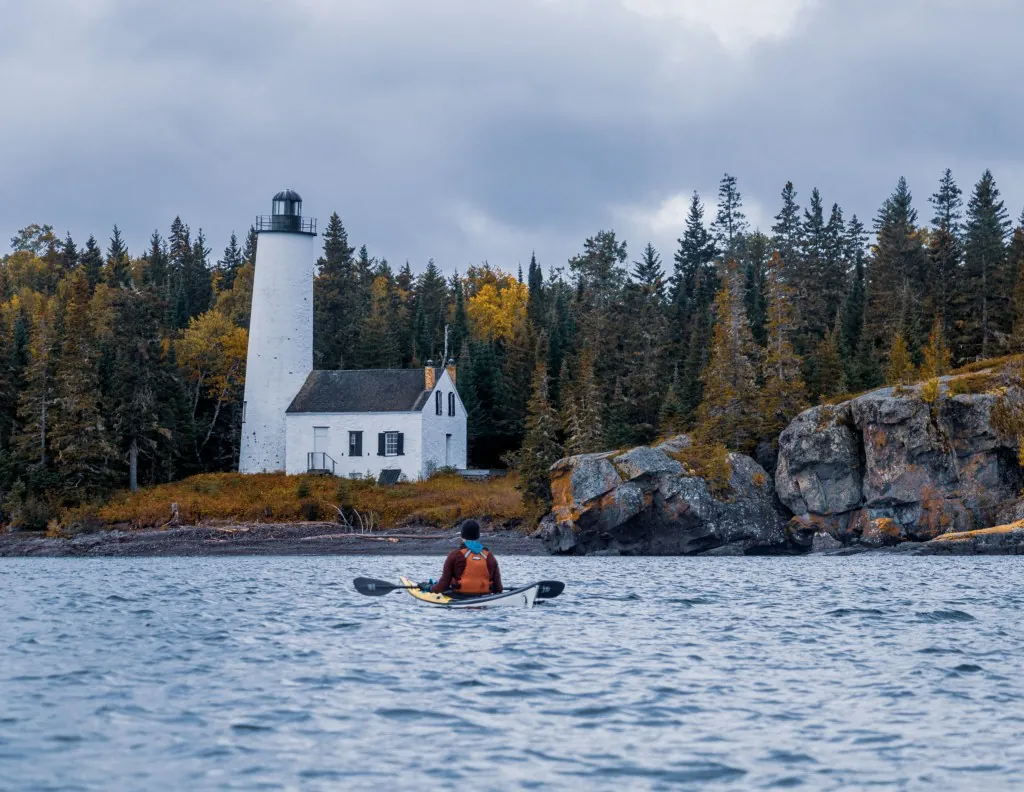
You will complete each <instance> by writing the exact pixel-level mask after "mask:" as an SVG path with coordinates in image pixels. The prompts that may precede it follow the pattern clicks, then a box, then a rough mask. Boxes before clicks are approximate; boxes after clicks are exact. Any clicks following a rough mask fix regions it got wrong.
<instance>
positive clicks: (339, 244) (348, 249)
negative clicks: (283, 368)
mask: <svg viewBox="0 0 1024 792" xmlns="http://www.w3.org/2000/svg"><path fill="white" fill-rule="evenodd" d="M323 239H324V247H323V255H322V256H321V257H320V258H319V259H318V260H317V276H316V279H315V280H314V282H313V315H314V327H315V328H316V330H315V332H314V336H313V360H314V361H315V365H316V367H317V368H320V369H339V368H345V367H350V368H352V367H354V366H355V363H356V361H355V360H353V359H352V356H353V353H354V349H355V346H356V343H355V339H356V337H357V334H358V331H359V327H358V325H355V326H354V322H355V321H356V317H355V315H354V312H353V311H352V310H351V303H352V292H353V290H354V288H355V275H354V272H353V259H352V254H353V253H354V252H355V248H353V247H352V246H351V245H349V243H348V232H347V231H346V230H345V226H344V225H343V224H342V222H341V218H340V217H339V216H338V213H337V212H333V213H332V214H331V217H330V219H329V220H328V221H327V228H325V229H324V232H323Z"/></svg>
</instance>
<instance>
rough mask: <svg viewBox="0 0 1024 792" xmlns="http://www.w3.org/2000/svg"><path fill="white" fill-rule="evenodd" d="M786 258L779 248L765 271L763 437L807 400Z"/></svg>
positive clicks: (775, 432)
mask: <svg viewBox="0 0 1024 792" xmlns="http://www.w3.org/2000/svg"><path fill="white" fill-rule="evenodd" d="M785 268H786V265H785V262H784V261H783V260H782V257H781V256H780V255H779V253H778V252H776V253H775V254H774V255H773V256H772V259H771V262H770V263H769V265H768V270H767V273H766V283H765V290H766V297H767V303H768V306H767V310H768V321H767V325H766V327H765V330H766V334H767V344H766V347H765V352H764V357H763V358H762V363H761V380H762V382H763V383H764V384H763V385H762V386H761V391H760V395H759V400H758V412H759V413H760V419H761V426H760V436H761V437H762V438H769V437H770V438H775V437H776V436H777V435H778V434H779V432H781V431H782V430H783V429H784V428H785V427H786V426H787V425H788V424H789V422H790V421H792V420H793V418H795V417H796V416H797V415H798V414H799V413H800V411H801V410H803V409H804V408H805V406H806V404H807V394H806V392H805V389H804V382H803V378H802V376H801V371H800V358H799V357H797V354H796V352H795V351H794V350H793V342H792V338H793V336H794V335H795V334H796V330H797V319H796V305H795V304H794V297H795V291H794V290H793V287H792V286H790V285H789V283H788V282H787V278H786V272H785Z"/></svg>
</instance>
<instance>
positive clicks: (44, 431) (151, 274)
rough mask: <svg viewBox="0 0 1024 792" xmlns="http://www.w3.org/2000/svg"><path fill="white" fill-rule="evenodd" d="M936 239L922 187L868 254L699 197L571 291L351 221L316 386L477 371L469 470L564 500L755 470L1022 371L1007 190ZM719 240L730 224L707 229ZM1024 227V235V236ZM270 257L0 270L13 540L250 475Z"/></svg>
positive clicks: (119, 258)
mask: <svg viewBox="0 0 1024 792" xmlns="http://www.w3.org/2000/svg"><path fill="white" fill-rule="evenodd" d="M930 206H931V214H932V219H931V222H930V223H924V222H923V221H922V220H921V219H920V218H919V215H918V210H917V209H916V208H915V205H914V202H913V200H912V196H911V193H910V190H909V188H908V186H907V184H906V182H905V181H904V180H902V179H901V180H900V181H899V183H898V185H897V187H896V190H895V191H894V192H893V194H892V195H891V196H890V197H889V199H888V200H887V201H886V202H885V204H884V205H883V206H882V208H881V209H880V210H879V212H878V214H877V215H876V217H875V219H874V224H873V228H872V232H871V234H870V235H869V233H868V231H867V229H866V228H865V226H864V225H863V224H862V223H861V222H860V221H859V220H858V219H857V218H856V217H855V216H854V217H851V218H850V219H849V220H847V219H846V218H845V217H844V215H843V211H842V209H841V208H840V207H839V205H838V204H833V205H832V207H831V209H826V206H825V203H824V200H823V199H822V197H821V195H820V194H819V192H818V191H817V190H814V191H812V192H811V194H810V196H809V200H808V202H807V206H806V207H805V208H801V206H800V205H799V203H798V197H797V193H796V190H795V189H794V187H793V185H792V184H787V185H785V187H784V189H783V191H782V196H781V208H780V210H779V212H778V214H777V215H776V217H775V223H774V224H773V226H772V228H771V229H770V231H771V233H770V234H769V233H766V232H763V231H761V230H751V229H750V227H749V225H748V223H747V221H746V219H745V217H744V214H743V202H742V198H741V195H740V191H739V188H738V185H737V181H736V179H735V178H733V177H731V176H728V175H727V176H726V177H725V178H723V180H722V182H721V185H720V188H719V193H718V200H717V207H716V209H715V212H714V217H713V219H712V222H711V223H710V225H706V224H705V220H706V218H705V207H704V205H703V203H702V202H701V200H700V197H699V196H698V195H697V194H694V196H693V199H692V202H691V205H690V211H689V215H688V217H687V220H686V223H685V227H684V228H682V229H680V232H681V238H680V239H679V246H678V248H677V249H676V250H675V251H673V253H672V259H671V261H670V262H663V260H662V257H661V255H660V254H659V252H658V251H656V250H655V249H654V248H653V246H651V245H650V244H648V245H647V246H646V247H645V248H643V249H642V250H641V251H640V253H639V255H637V256H635V258H634V257H631V256H629V255H628V253H627V248H626V243H625V242H624V241H623V240H620V239H618V238H617V236H616V235H615V233H614V232H613V231H610V230H609V231H599V232H598V233H596V234H595V235H594V236H593V237H591V238H589V239H587V240H586V241H585V242H584V243H583V247H582V250H581V251H580V253H579V254H578V255H576V256H574V257H573V258H572V259H570V260H569V262H567V264H566V265H565V266H562V265H558V266H551V267H548V268H547V274H545V273H544V270H545V268H544V267H542V265H541V263H540V262H538V261H537V259H536V257H533V258H531V260H530V263H529V266H528V268H527V270H526V272H522V271H519V272H517V273H505V272H502V271H501V270H500V269H497V268H494V267H491V266H490V265H488V264H487V263H483V264H481V265H480V266H473V267H470V268H469V269H468V270H467V271H466V272H464V273H462V274H459V273H454V274H452V275H451V276H449V277H445V276H444V275H443V273H442V271H441V269H440V267H439V266H438V265H437V264H436V263H435V262H434V261H433V260H431V261H430V262H428V263H427V265H426V267H425V269H424V270H423V271H422V272H420V273H418V274H414V273H413V271H412V269H411V267H410V265H409V264H408V262H406V263H405V264H404V265H403V266H401V267H400V268H398V270H397V271H396V270H395V269H393V268H392V266H391V265H389V263H388V262H387V261H386V260H383V259H377V258H374V257H373V256H371V254H370V252H369V251H368V250H367V249H366V247H365V246H364V247H362V248H360V249H359V250H358V251H357V250H356V249H355V248H354V247H353V246H351V245H350V244H349V241H348V234H347V232H346V230H345V228H344V226H343V224H342V221H341V219H340V218H339V217H338V215H337V214H334V215H332V216H331V218H330V220H329V221H328V223H327V226H326V230H325V232H324V233H323V251H322V256H321V257H320V259H319V270H318V275H317V278H316V282H315V287H314V289H315V309H316V323H315V345H314V357H315V361H314V363H315V366H316V367H317V368H381V367H408V366H420V365H423V364H424V363H425V362H426V361H427V360H434V361H435V362H437V363H440V361H441V360H442V358H443V356H444V354H445V327H446V326H447V327H448V328H449V333H448V346H447V349H448V354H449V356H451V357H455V358H457V359H458V388H459V391H460V394H461V395H462V398H463V400H464V402H465V404H466V407H467V409H468V411H469V416H470V417H469V431H470V441H471V453H470V456H471V462H473V463H475V464H477V465H496V464H500V463H501V461H502V460H504V461H506V462H511V463H513V464H516V465H517V466H519V467H520V471H521V473H522V479H523V481H524V487H525V489H526V491H527V493H528V494H529V495H530V496H532V497H536V498H539V499H541V500H543V499H544V498H545V497H546V484H545V481H546V469H547V466H548V465H550V462H551V461H553V459H555V458H557V457H558V456H560V455H562V454H564V453H580V452H587V451H594V450H599V449H602V448H618V447H623V446H626V445H630V444H635V443H646V442H650V441H651V440H653V439H654V438H655V437H657V436H658V435H659V434H661V433H664V432H667V431H674V430H682V429H687V430H695V432H696V434H697V436H698V439H699V440H703V441H705V442H707V443H709V444H710V443H717V442H721V443H724V444H726V445H728V446H730V447H731V448H734V449H736V450H741V451H748V452H749V451H752V450H754V448H755V447H756V446H757V445H758V444H759V443H764V444H770V443H772V442H773V441H774V438H775V437H776V436H777V433H778V431H779V430H780V429H781V428H782V427H783V426H784V425H785V423H786V422H787V421H788V420H790V419H791V418H792V417H793V416H794V415H795V414H796V412H798V411H799V410H800V409H802V408H803V407H805V406H806V405H808V404H811V403H815V402H818V401H820V400H822V399H827V398H831V397H833V396H835V395H837V394H840V393H843V392H847V391H860V390H864V389H866V388H870V387H873V386H876V385H880V384H882V383H884V382H886V381H889V382H899V381H905V380H909V379H910V378H912V377H916V376H918V375H919V374H923V376H926V377H927V376H935V375H937V374H940V373H942V370H944V369H945V368H946V367H948V366H949V365H951V364H953V363H956V362H962V361H967V360H972V359H976V358H979V357H987V356H993V355H996V354H1002V353H1005V352H1010V351H1024V278H1022V273H1021V270H1022V268H1024V230H1022V229H1021V228H1020V226H1018V227H1017V228H1016V230H1015V231H1014V229H1013V224H1012V222H1011V219H1010V215H1009V213H1008V211H1007V209H1006V208H1005V206H1004V204H1003V202H1002V200H1001V199H1000V196H999V191H998V190H997V188H996V184H995V180H994V179H993V177H992V174H991V173H989V172H986V173H985V174H984V175H983V176H982V178H981V180H980V181H979V182H978V183H977V185H976V186H975V188H974V191H973V193H972V195H971V197H970V199H969V201H968V202H967V204H966V207H965V206H964V202H963V199H962V193H961V190H960V189H959V188H958V187H957V185H956V182H955V181H954V179H953V176H952V174H951V173H950V172H948V171H947V172H946V173H945V174H944V176H943V177H942V179H941V181H940V183H939V186H938V189H937V191H936V192H935V194H934V195H933V196H932V197H931V199H930ZM708 219H711V218H708ZM1022 219H1024V218H1022ZM256 245H257V236H256V234H255V233H254V232H253V231H252V230H251V229H250V232H249V234H248V236H247V238H246V240H245V243H244V244H242V245H240V244H239V242H238V240H237V239H236V238H235V236H234V235H232V237H231V240H230V243H229V244H228V246H227V247H226V248H225V250H224V252H223V255H222V256H221V257H220V258H218V259H217V260H216V261H215V262H214V261H211V256H210V253H211V251H210V249H209V248H208V247H207V243H206V240H205V238H204V236H203V233H202V231H199V232H198V233H197V234H195V235H193V234H192V233H191V231H190V229H189V227H188V226H187V225H185V224H184V223H183V222H182V221H181V220H180V218H179V219H175V221H174V223H173V224H172V226H171V229H170V234H169V235H168V237H167V238H166V239H164V238H163V237H162V236H161V235H160V234H159V233H156V232H154V234H153V237H152V239H151V242H150V245H149V249H148V250H147V251H146V252H145V253H143V254H142V255H141V256H132V255H131V254H130V253H129V251H128V250H127V249H126V247H125V245H124V243H123V241H122V239H121V235H120V233H119V231H118V229H117V228H116V227H115V228H114V231H113V235H112V236H111V238H110V240H109V243H108V244H107V245H106V247H105V249H104V248H102V247H101V246H100V244H99V243H98V242H97V241H96V240H95V239H94V238H93V237H90V238H89V239H88V240H87V241H86V242H85V244H84V245H81V246H80V245H78V244H77V243H76V242H75V241H74V240H73V239H72V238H71V237H70V235H68V236H66V237H65V238H64V239H60V238H59V237H58V236H56V235H55V234H54V233H53V229H52V228H51V227H50V226H37V225H33V226H30V227H28V228H26V229H23V230H22V231H21V232H19V234H18V235H17V236H16V237H15V238H14V239H13V240H12V252H11V253H10V254H8V255H6V256H4V257H3V259H2V262H0V503H2V504H3V506H2V509H3V511H4V513H5V515H6V517H7V518H9V519H12V520H13V521H14V522H15V523H17V524H22V525H39V524H40V523H45V521H46V520H47V519H49V517H50V516H51V515H52V514H53V510H54V509H55V508H57V507H60V506H67V505H69V504H75V503H80V502H88V501H90V500H95V499H97V498H102V497H103V496H105V495H106V494H108V493H109V492H110V491H111V490H113V489H115V488H120V487H125V486H129V484H133V483H134V481H135V480H136V479H137V480H138V482H139V483H140V484H148V483H156V482H162V481H170V480H173V479H176V478H180V477H183V476H186V475H190V474H193V473H199V472H208V471H217V470H230V469H232V468H234V467H235V466H236V464H237V455H238V441H239V433H240V426H241V396H242V389H243V383H244V374H245V357H246V345H247V328H248V323H249V304H250V298H251V293H252V281H253V273H254V265H253V262H254V260H255V252H256Z"/></svg>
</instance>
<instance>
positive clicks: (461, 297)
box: [448, 270, 532, 355]
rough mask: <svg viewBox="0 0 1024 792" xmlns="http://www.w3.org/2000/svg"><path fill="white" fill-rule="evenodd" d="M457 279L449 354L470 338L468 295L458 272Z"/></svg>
mask: <svg viewBox="0 0 1024 792" xmlns="http://www.w3.org/2000/svg"><path fill="white" fill-rule="evenodd" d="M531 271H532V270H531ZM455 280H456V281H457V283H456V285H454V287H453V292H454V294H455V308H454V310H453V311H452V325H451V332H450V333H449V336H448V342H449V345H448V348H449V350H451V352H450V353H449V354H452V355H454V354H455V350H461V349H462V345H463V344H464V343H465V342H466V340H467V339H468V338H469V315H468V314H467V313H466V295H465V291H464V289H463V286H462V283H461V282H459V281H458V273H456V278H455Z"/></svg>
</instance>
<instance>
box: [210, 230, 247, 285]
mask: <svg viewBox="0 0 1024 792" xmlns="http://www.w3.org/2000/svg"><path fill="white" fill-rule="evenodd" d="M244 263H245V259H244V258H243V257H242V250H241V248H239V247H238V237H237V236H235V232H234V231H232V232H231V241H230V242H228V246H227V247H226V248H224V257H223V258H222V259H221V260H220V261H218V262H217V276H216V279H215V282H214V290H215V291H216V292H217V293H218V294H220V293H221V292H223V291H227V290H228V289H230V288H232V287H233V286H234V285H235V278H236V277H237V275H238V270H240V269H241V268H242V265H243V264H244Z"/></svg>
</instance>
